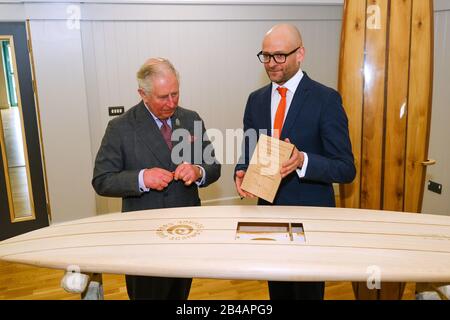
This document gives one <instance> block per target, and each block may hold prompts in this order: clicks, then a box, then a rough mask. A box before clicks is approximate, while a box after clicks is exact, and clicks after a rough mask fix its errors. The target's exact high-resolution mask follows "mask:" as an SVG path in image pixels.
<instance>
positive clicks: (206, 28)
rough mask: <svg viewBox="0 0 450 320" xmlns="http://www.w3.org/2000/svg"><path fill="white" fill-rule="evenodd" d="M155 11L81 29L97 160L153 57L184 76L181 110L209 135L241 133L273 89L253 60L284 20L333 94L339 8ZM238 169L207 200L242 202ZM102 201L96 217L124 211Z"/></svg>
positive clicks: (225, 174)
mask: <svg viewBox="0 0 450 320" xmlns="http://www.w3.org/2000/svg"><path fill="white" fill-rule="evenodd" d="M153 9H155V10H156V12H157V13H155V11H154V10H149V11H148V14H150V15H152V14H154V15H155V16H154V17H153V16H152V17H150V18H151V19H152V21H148V20H145V21H136V20H134V18H135V16H136V15H139V16H141V15H142V14H143V13H142V12H139V13H138V12H135V11H134V8H133V7H130V11H129V12H128V13H129V15H127V14H122V15H121V16H120V17H119V16H117V17H115V18H116V19H119V21H117V20H114V21H98V20H96V21H82V23H81V34H82V43H83V54H84V57H83V60H84V66H85V76H86V87H87V98H88V106H89V107H88V108H89V118H90V127H91V138H92V140H91V141H92V145H91V146H92V153H93V154H95V153H96V152H97V150H98V147H99V145H100V142H101V138H102V136H103V133H104V130H105V128H106V125H107V123H108V121H109V120H110V117H108V115H107V106H113V105H124V106H125V107H126V109H128V108H130V107H131V106H133V105H134V104H136V103H137V102H138V101H139V97H138V95H137V92H136V87H137V84H136V80H135V74H136V71H137V69H138V68H139V66H140V65H141V64H142V63H143V62H144V61H145V60H146V59H147V58H148V57H151V56H162V57H167V58H169V59H170V60H171V61H172V62H173V63H174V65H175V66H176V68H177V69H178V71H179V72H180V75H181V100H180V105H181V106H185V107H188V108H191V109H194V110H196V111H198V112H199V114H200V115H201V116H202V117H203V119H204V120H205V123H206V126H207V128H215V129H219V130H220V131H221V132H222V133H223V135H224V136H225V130H226V129H237V128H242V117H243V112H244V107H245V103H246V100H247V97H248V94H249V93H250V92H251V91H253V90H255V89H257V88H259V87H261V86H263V85H265V84H266V83H268V80H267V77H266V75H265V72H264V69H263V67H262V65H261V63H260V62H259V61H258V59H257V57H256V53H257V52H259V51H260V49H261V41H262V37H263V35H264V33H265V32H266V31H267V30H269V29H270V27H271V26H272V25H273V24H275V23H277V22H279V21H282V17H286V16H289V17H290V18H291V19H292V20H290V22H291V23H294V24H296V25H298V26H299V28H300V29H301V30H302V32H303V35H304V42H305V46H306V48H307V59H306V63H305V66H304V69H305V71H307V72H308V73H309V74H310V75H311V76H312V77H313V78H315V79H317V80H319V81H321V82H323V83H326V84H328V85H330V86H332V87H336V80H337V69H338V56H339V54H338V52H339V37H340V24H341V22H340V17H341V14H342V13H341V7H339V6H338V7H322V8H317V7H311V6H307V7H300V6H295V7H291V6H258V7H256V8H254V7H252V10H249V8H248V7H247V6H244V8H241V7H240V6H233V7H225V8H223V7H217V6H214V7H201V8H198V7H197V6H196V7H195V8H194V7H192V8H191V7H186V8H185V10H171V11H170V12H168V13H167V12H166V13H165V11H164V10H161V11H160V9H161V8H160V7H159V6H158V7H157V8H153ZM189 9H190V10H189ZM224 9H226V10H225V11H224ZM113 12H114V13H113V14H115V11H113ZM103 14H104V13H103ZM161 14H162V16H161ZM180 14H181V15H182V16H183V20H181V21H180V19H179V18H178V17H179V15H180ZM211 17H214V19H213V20H211V19H212V18H211ZM261 17H264V19H262V18H261ZM127 19H133V20H127ZM154 19H156V21H154ZM224 160H225V159H224ZM233 169H234V164H228V165H224V166H223V169H222V177H221V180H220V183H216V184H213V185H212V186H210V187H208V188H206V189H202V190H201V198H202V200H205V201H206V203H209V204H223V203H227V204H228V203H230V201H231V203H233V200H235V199H238V197H237V196H236V192H235V188H234V182H233V178H232V177H233ZM98 199H99V201H98V202H97V204H98V209H99V212H109V211H111V210H117V209H119V203H118V202H117V201H114V200H111V199H106V198H100V197H99V198H98ZM239 202H240V201H239Z"/></svg>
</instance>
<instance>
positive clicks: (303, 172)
mask: <svg viewBox="0 0 450 320" xmlns="http://www.w3.org/2000/svg"><path fill="white" fill-rule="evenodd" d="M302 153H303V157H304V159H303V166H302V167H301V168H300V169H297V174H298V177H299V178H300V179H301V178H304V177H305V175H306V169H307V167H308V155H307V154H306V152H302Z"/></svg>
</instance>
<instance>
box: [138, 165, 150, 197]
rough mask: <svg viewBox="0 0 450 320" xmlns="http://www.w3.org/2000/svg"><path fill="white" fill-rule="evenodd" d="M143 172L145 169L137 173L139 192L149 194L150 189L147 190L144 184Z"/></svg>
mask: <svg viewBox="0 0 450 320" xmlns="http://www.w3.org/2000/svg"><path fill="white" fill-rule="evenodd" d="M144 171H145V169H142V170H141V171H139V176H138V183H139V191H141V192H149V191H150V189H149V188H147V187H146V186H145V184H144Z"/></svg>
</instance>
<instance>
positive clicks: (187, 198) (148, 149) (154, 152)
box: [92, 101, 221, 212]
mask: <svg viewBox="0 0 450 320" xmlns="http://www.w3.org/2000/svg"><path fill="white" fill-rule="evenodd" d="M194 121H200V122H198V124H201V125H200V126H197V128H201V136H198V135H200V132H199V130H197V131H196V132H194ZM180 128H182V129H185V131H184V132H185V133H186V134H189V135H190V137H189V139H188V141H190V145H191V149H190V150H187V151H189V152H186V148H185V149H184V152H179V154H180V155H181V156H182V160H184V161H188V162H190V163H196V164H199V165H201V166H202V167H203V168H204V169H205V173H206V181H205V184H204V185H203V187H204V186H207V185H209V184H211V183H213V182H215V181H216V180H217V179H219V177H220V170H221V165H220V164H219V163H218V162H217V160H215V158H214V150H213V149H212V145H211V142H210V141H209V140H207V139H206V141H203V139H202V138H203V134H204V132H205V126H204V124H203V121H202V119H201V118H200V116H199V115H198V114H197V113H196V112H194V111H190V110H187V109H184V108H181V107H177V109H176V111H175V113H174V115H173V116H172V129H173V130H176V129H180ZM186 130H187V131H186ZM196 134H197V135H196ZM184 141H185V142H186V140H184ZM180 142H181V140H180V141H178V142H177V141H174V147H173V150H177V149H180V148H177V143H180ZM185 145H186V143H185ZM194 145H195V148H194ZM188 146H189V144H188ZM178 147H180V146H179V145H178ZM205 148H208V149H207V151H208V152H207V153H208V154H211V155H212V158H213V159H214V162H213V163H205V161H204V159H203V157H201V155H202V153H203V151H204V150H205ZM195 160H197V161H195ZM178 162H180V163H181V160H179V161H178ZM180 163H174V162H173V161H172V159H171V152H170V151H169V148H168V147H167V145H166V143H165V141H164V139H163V137H162V135H161V132H160V131H159V128H158V126H157V124H156V122H155V121H154V119H153V118H152V116H151V114H150V113H149V112H148V110H147V108H146V107H145V105H144V103H143V102H142V101H141V102H140V103H139V104H137V105H136V106H134V107H132V108H131V109H130V110H128V111H127V112H125V113H124V114H123V115H121V116H119V117H117V118H115V119H113V120H111V121H110V122H109V123H108V127H107V128H106V132H105V135H104V137H103V140H102V143H101V146H100V149H99V151H98V153H97V157H96V160H95V168H94V175H93V179H92V185H93V187H94V189H95V191H96V192H97V193H98V194H99V195H102V196H107V197H122V200H123V201H122V211H123V212H126V211H135V210H145V209H156V208H168V207H184V206H197V205H200V199H199V196H198V187H197V185H196V184H195V183H193V184H192V185H191V186H189V187H187V186H185V185H184V183H183V182H182V181H175V180H173V181H172V182H171V183H170V184H169V186H168V187H167V188H166V189H164V190H162V191H157V190H150V191H149V192H141V191H140V190H139V183H138V175H139V172H140V170H142V169H146V168H153V167H159V168H163V169H166V170H168V171H171V172H173V171H175V169H176V167H177V166H178V165H179V164H180Z"/></svg>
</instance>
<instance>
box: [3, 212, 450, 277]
mask: <svg viewBox="0 0 450 320" xmlns="http://www.w3.org/2000/svg"><path fill="white" fill-rule="evenodd" d="M0 259H1V260H5V261H10V262H16V263H24V264H30V265H35V266H40V267H46V268H55V269H66V270H67V269H68V270H70V269H74V267H76V269H78V270H80V271H81V272H83V273H88V272H94V273H113V274H135V275H151V276H167V277H196V278H218V279H261V280H283V281H295V280H297V281H364V282H366V281H369V280H370V281H372V280H374V279H375V280H376V279H378V280H380V281H387V282H390V281H420V282H422V281H423V282H428V281H430V282H444V281H449V280H450V217H446V216H433V215H410V214H405V213H398V212H397V213H395V212H385V211H376V210H360V209H342V208H314V207H276V206H275V207H267V206H223V207H222V206H221V207H189V208H172V209H160V210H147V211H139V212H131V213H117V214H108V215H101V216H97V217H93V218H88V219H82V220H77V221H72V222H68V223H62V224H58V225H52V226H50V227H47V228H44V229H40V230H36V231H33V232H30V233H27V234H24V235H20V236H17V237H15V238H11V239H8V240H5V241H3V242H0ZM371 277H372V278H371Z"/></svg>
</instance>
